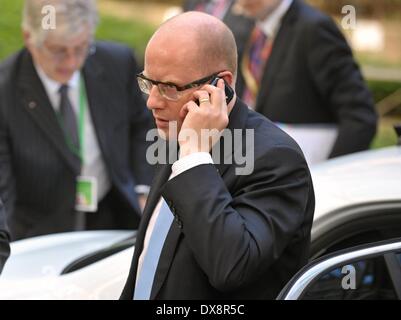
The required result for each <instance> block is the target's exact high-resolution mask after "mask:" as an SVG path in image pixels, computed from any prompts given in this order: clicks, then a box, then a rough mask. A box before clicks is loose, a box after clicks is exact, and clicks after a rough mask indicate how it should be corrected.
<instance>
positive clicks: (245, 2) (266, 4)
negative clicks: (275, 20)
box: [236, 0, 282, 19]
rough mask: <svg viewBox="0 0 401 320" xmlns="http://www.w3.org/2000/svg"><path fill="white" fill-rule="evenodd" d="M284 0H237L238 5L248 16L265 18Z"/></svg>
mask: <svg viewBox="0 0 401 320" xmlns="http://www.w3.org/2000/svg"><path fill="white" fill-rule="evenodd" d="M281 2H282V0H237V2H236V5H237V7H238V8H240V10H241V11H242V12H243V13H244V14H245V15H247V16H250V17H252V18H255V19H264V18H265V17H267V16H268V15H269V14H271V13H272V12H273V10H274V9H276V8H277V7H278V5H279V4H280V3H281Z"/></svg>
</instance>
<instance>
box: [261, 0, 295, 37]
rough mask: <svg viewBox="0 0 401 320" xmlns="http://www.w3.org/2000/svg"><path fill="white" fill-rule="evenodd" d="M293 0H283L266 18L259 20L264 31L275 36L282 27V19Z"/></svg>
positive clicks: (270, 35)
mask: <svg viewBox="0 0 401 320" xmlns="http://www.w3.org/2000/svg"><path fill="white" fill-rule="evenodd" d="M292 2H293V0H283V1H282V2H281V4H280V5H279V6H278V7H277V8H276V9H275V10H274V11H273V12H272V13H271V14H270V15H269V16H268V17H267V18H266V19H264V20H262V21H259V22H258V25H259V27H260V28H261V29H262V30H263V32H264V33H265V34H266V35H267V36H269V37H274V36H275V35H276V33H277V31H278V29H279V28H280V25H281V20H282V19H283V17H284V15H285V14H286V13H287V11H288V9H289V8H290V6H291V4H292Z"/></svg>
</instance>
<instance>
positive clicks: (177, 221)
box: [175, 215, 182, 229]
mask: <svg viewBox="0 0 401 320" xmlns="http://www.w3.org/2000/svg"><path fill="white" fill-rule="evenodd" d="M175 222H176V223H177V226H178V228H180V229H182V221H181V219H180V218H179V217H178V215H176V216H175Z"/></svg>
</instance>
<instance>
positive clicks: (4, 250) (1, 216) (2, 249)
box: [0, 199, 10, 273]
mask: <svg viewBox="0 0 401 320" xmlns="http://www.w3.org/2000/svg"><path fill="white" fill-rule="evenodd" d="M6 230H7V228H6V216H5V212H4V206H3V203H2V202H1V199H0V273H1V271H2V270H3V267H4V264H5V263H6V261H7V258H8V256H9V255H10V245H9V235H8V232H7V231H6Z"/></svg>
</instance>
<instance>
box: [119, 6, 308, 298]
mask: <svg viewBox="0 0 401 320" xmlns="http://www.w3.org/2000/svg"><path fill="white" fill-rule="evenodd" d="M180 30H181V31H182V30H185V32H180ZM236 52H237V50H236V45H235V41H234V37H233V35H232V33H231V31H230V30H229V29H228V28H227V26H225V25H224V24H223V23H222V22H221V21H220V20H218V19H217V18H215V17H212V16H210V15H207V14H204V13H199V12H187V13H184V14H182V15H179V16H176V17H175V18H173V19H171V20H169V21H167V22H166V23H164V24H163V25H162V26H161V27H160V28H159V29H158V31H156V33H155V34H154V35H153V37H152V39H151V40H150V42H149V44H148V46H147V48H146V53H145V69H144V72H143V73H141V74H140V75H138V81H139V82H140V84H141V85H140V87H141V89H142V90H143V92H144V93H147V94H149V98H148V100H147V105H148V108H150V109H151V110H152V112H153V116H154V118H155V120H156V124H157V128H158V130H159V135H160V137H162V140H161V141H164V142H165V144H168V147H169V154H168V155H171V153H174V151H175V150H174V144H175V142H177V143H178V145H179V159H178V160H177V161H174V163H171V162H169V163H167V164H162V163H163V161H160V164H158V165H157V169H156V172H155V179H154V182H153V185H152V187H151V190H150V194H149V198H148V201H147V204H146V206H145V210H144V215H143V219H142V220H141V223H140V226H139V229H138V236H137V242H136V244H135V253H134V257H133V261H132V265H131V269H130V272H129V276H128V279H127V282H126V285H125V288H124V291H123V293H122V297H121V298H122V299H133V298H134V299H234V298H237V299H241V298H242V299H247V298H249V299H252V298H254V299H273V298H275V296H276V295H277V294H278V293H279V291H280V289H281V288H282V287H283V286H284V284H285V283H286V282H287V281H288V280H289V279H290V278H291V277H292V276H293V275H294V273H295V272H296V271H297V270H298V269H299V268H301V267H302V266H303V265H304V264H305V263H306V262H307V259H308V248H309V242H310V230H311V225H312V220H313V212H314V193H313V187H312V181H311V177H310V174H309V170H308V166H307V164H306V162H305V159H304V157H303V154H302V152H301V150H300V149H299V147H298V146H297V144H296V143H295V142H294V141H293V140H292V139H291V138H290V137H289V136H288V135H287V134H285V133H284V132H283V131H281V130H280V129H279V128H277V127H276V126H275V125H274V124H273V123H271V122H270V121H269V120H267V119H266V118H265V117H263V116H261V115H260V114H258V113H256V112H254V111H252V110H249V108H248V107H247V106H246V105H245V104H244V103H243V102H242V101H241V100H239V99H237V98H236V96H235V94H234V96H233V98H232V99H231V100H230V98H228V99H229V100H228V104H227V102H226V99H227V98H226V97H229V96H230V94H229V92H228V91H227V92H226V93H225V89H226V87H225V83H227V86H232V87H235V77H236V72H237V54H236ZM216 77H217V79H218V82H217V84H216V86H213V85H211V84H209V83H210V82H211V81H212V79H216ZM197 79H198V80H197ZM223 79H224V81H223ZM212 82H213V81H212ZM208 133H210V135H209V134H208ZM221 134H222V135H223V136H221ZM229 137H231V138H233V137H234V138H233V139H230V138H229ZM167 141H168V143H167ZM252 141H253V143H252ZM158 142H159V141H158ZM160 149H161V148H160ZM216 150H219V152H216V153H215V151H216ZM160 154H163V152H161V151H160V152H158V155H160ZM211 154H212V155H213V158H212V156H211ZM243 154H245V155H247V156H246V158H247V159H249V162H250V163H251V167H252V168H253V170H251V171H247V172H245V171H241V168H243V167H242V165H241V164H240V163H239V161H237V156H238V155H243ZM166 157H167V156H166ZM168 158H170V157H168ZM233 159H234V163H233V162H232V161H231V160H233ZM167 160H168V159H167ZM164 163H165V162H164ZM247 166H249V163H248V165H247Z"/></svg>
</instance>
